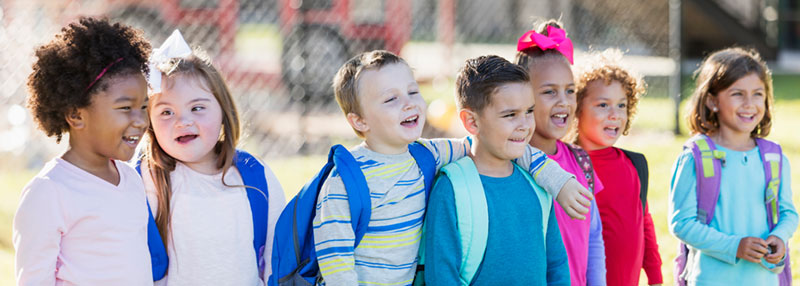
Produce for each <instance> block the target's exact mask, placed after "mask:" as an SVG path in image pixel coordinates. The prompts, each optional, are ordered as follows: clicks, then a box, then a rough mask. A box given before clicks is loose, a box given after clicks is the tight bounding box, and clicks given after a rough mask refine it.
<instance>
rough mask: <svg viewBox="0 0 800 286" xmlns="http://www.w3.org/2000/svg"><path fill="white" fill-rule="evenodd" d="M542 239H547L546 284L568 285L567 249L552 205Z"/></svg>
mask: <svg viewBox="0 0 800 286" xmlns="http://www.w3.org/2000/svg"><path fill="white" fill-rule="evenodd" d="M544 239H545V240H546V241H547V243H546V246H547V247H546V251H547V253H546V254H547V285H565V286H568V285H570V277H569V261H568V260H567V250H566V249H564V241H563V240H561V231H560V230H559V229H558V221H557V219H556V213H555V208H552V207H551V208H550V217H549V218H548V221H547V237H545V238H544Z"/></svg>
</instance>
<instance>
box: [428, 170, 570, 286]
mask: <svg viewBox="0 0 800 286" xmlns="http://www.w3.org/2000/svg"><path fill="white" fill-rule="evenodd" d="M481 182H482V183H483V188H484V191H485V193H486V203H487V207H488V211H489V237H488V241H487V245H486V253H485V254H484V258H483V262H482V263H481V266H480V267H479V268H478V272H477V273H476V275H475V277H474V279H473V280H472V283H471V285H569V284H570V280H569V279H570V278H569V277H570V276H569V264H568V262H567V253H566V251H565V250H564V243H563V242H562V240H561V233H560V231H559V229H558V222H557V220H556V216H555V215H554V213H553V209H552V208H551V210H550V217H549V221H548V225H547V237H546V238H545V237H543V233H542V226H541V224H542V211H541V206H540V205H539V200H538V198H537V197H536V193H534V190H533V188H531V186H530V184H529V183H528V181H527V180H526V179H525V176H524V175H523V174H522V173H520V172H519V171H518V169H517V168H514V172H513V173H512V174H511V176H508V177H504V178H495V177H488V176H483V175H481ZM545 239H547V249H545V245H544V240H545ZM425 243H426V249H425V262H426V264H425V283H426V284H427V285H459V284H460V282H459V266H460V265H461V241H460V238H459V233H458V226H457V218H456V208H455V199H454V197H453V186H452V184H451V183H450V180H449V179H448V178H446V175H444V174H441V175H440V176H439V177H438V178H437V180H436V183H435V184H434V188H433V190H432V191H431V197H430V201H429V203H428V209H427V215H426V222H425Z"/></svg>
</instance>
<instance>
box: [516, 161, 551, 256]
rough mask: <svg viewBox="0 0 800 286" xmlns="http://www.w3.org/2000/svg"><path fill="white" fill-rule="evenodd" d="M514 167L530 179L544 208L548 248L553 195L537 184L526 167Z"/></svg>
mask: <svg viewBox="0 0 800 286" xmlns="http://www.w3.org/2000/svg"><path fill="white" fill-rule="evenodd" d="M514 167H516V168H517V171H519V172H520V173H522V174H523V175H524V176H525V179H527V180H528V183H529V184H530V185H531V188H533V192H534V193H536V198H537V199H539V205H540V206H541V209H542V234H543V236H542V238H544V243H545V244H544V249H547V223H548V222H549V221H550V209H551V208H552V207H553V196H552V195H550V193H548V192H546V191H545V190H544V189H542V187H540V186H539V185H537V184H536V181H534V180H533V177H531V174H529V173H528V172H527V171H525V169H522V167H520V166H519V165H517V164H514Z"/></svg>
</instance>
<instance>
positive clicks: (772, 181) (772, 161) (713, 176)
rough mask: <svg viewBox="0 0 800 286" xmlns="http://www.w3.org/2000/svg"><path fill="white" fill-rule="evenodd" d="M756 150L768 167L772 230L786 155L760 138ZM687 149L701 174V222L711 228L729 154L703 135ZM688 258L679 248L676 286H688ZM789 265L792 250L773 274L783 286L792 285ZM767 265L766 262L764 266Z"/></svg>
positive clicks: (766, 196) (686, 250) (684, 249)
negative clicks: (710, 224)
mask: <svg viewBox="0 0 800 286" xmlns="http://www.w3.org/2000/svg"><path fill="white" fill-rule="evenodd" d="M756 146H758V151H759V154H761V161H762V163H763V164H764V179H765V182H766V185H767V187H766V189H765V190H764V203H765V204H766V208H767V224H768V225H769V229H770V230H772V229H773V228H775V226H776V225H777V224H778V211H779V206H778V192H779V191H780V186H781V173H782V172H783V164H782V163H783V162H782V161H783V157H782V155H781V154H783V152H782V151H781V146H780V145H778V144H777V143H775V142H772V141H769V140H766V139H762V138H756ZM683 148H684V150H692V158H693V159H694V163H695V171H696V172H697V180H696V181H697V220H698V221H700V222H701V223H703V224H709V223H711V219H712V218H713V217H714V209H715V208H716V205H717V200H718V199H719V193H720V184H721V180H722V166H725V152H724V151H721V150H717V148H716V145H715V144H714V141H711V138H708V136H706V135H702V134H698V135H695V136H694V137H692V138H690V139H689V141H687V142H686V144H684V146H683ZM784 243H785V242H784ZM688 256H689V248H688V247H687V245H686V244H684V243H682V242H681V243H680V245H679V246H678V256H677V257H676V258H675V283H676V284H677V285H680V286H685V285H687V281H686V274H687V273H686V271H685V270H686V262H687V259H688ZM789 261H790V259H789V249H788V248H787V249H786V257H785V258H784V261H783V262H782V263H783V264H779V265H772V266H771V267H772V268H771V269H770V270H771V271H773V272H775V273H777V274H778V281H779V285H780V286H787V285H792V274H791V266H790V265H789ZM766 263H767V262H766V261H765V260H763V258H762V264H766Z"/></svg>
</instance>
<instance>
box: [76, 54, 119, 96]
mask: <svg viewBox="0 0 800 286" xmlns="http://www.w3.org/2000/svg"><path fill="white" fill-rule="evenodd" d="M121 61H122V58H118V59H117V60H116V61H114V62H112V63H110V64H108V66H106V68H104V69H103V71H101V72H100V74H99V75H97V77H96V78H94V80H93V81H92V83H90V84H89V86H87V87H86V89H84V90H83V91H88V90H89V89H90V88H92V86H93V85H94V84H95V83H97V81H98V80H100V78H101V77H103V75H104V74H106V72H107V71H108V69H110V68H111V66H113V65H114V64H116V63H118V62H121Z"/></svg>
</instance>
